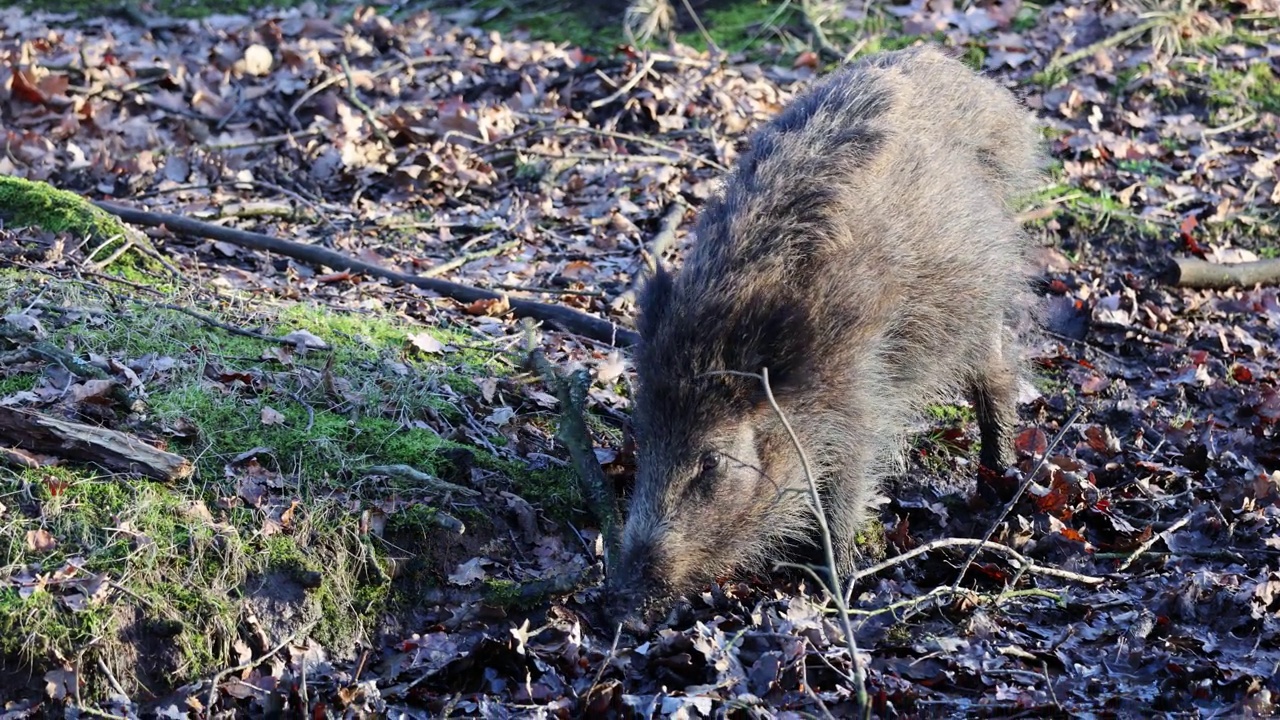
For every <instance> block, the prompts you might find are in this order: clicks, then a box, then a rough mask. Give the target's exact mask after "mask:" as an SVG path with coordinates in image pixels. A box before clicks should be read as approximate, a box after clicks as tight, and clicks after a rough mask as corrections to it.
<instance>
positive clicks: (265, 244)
mask: <svg viewBox="0 0 1280 720" xmlns="http://www.w3.org/2000/svg"><path fill="white" fill-rule="evenodd" d="M94 204H95V205H97V206H98V207H100V208H102V209H103V210H106V211H107V212H109V213H111V214H112V215H115V216H116V217H118V218H120V219H121V220H124V221H125V222H128V223H133V224H135V225H143V226H146V227H160V226H162V225H163V226H164V227H167V228H169V229H170V230H171V231H173V232H179V233H185V234H187V235H194V236H196V237H202V238H208V239H210V240H220V241H222V242H226V243H231V244H232V245H238V246H240V247H243V248H248V249H250V250H258V251H261V252H272V253H276V254H278V255H283V256H285V257H291V258H293V259H295V260H301V261H303V262H307V263H311V264H313V265H325V266H328V267H330V268H333V269H334V270H351V271H355V272H361V273H364V274H366V275H372V276H375V277H381V278H386V279H387V280H391V281H393V282H398V283H404V284H407V285H415V286H417V287H420V288H424V289H427V290H431V291H433V292H437V293H440V294H441V295H444V296H445V297H449V298H453V299H454V300H457V301H458V302H463V303H474V302H476V301H477V300H497V299H500V298H502V297H504V295H505V294H504V293H498V292H494V291H492V290H482V289H480V288H476V287H471V286H470V285H463V284H461V283H455V282H449V281H448V280H441V279H440V278H433V277H423V276H421V275H410V274H408V273H402V272H400V271H398V270H392V269H390V268H385V267H382V266H381V265H375V264H373V263H370V262H365V261H363V260H357V259H356V258H353V257H349V256H347V255H343V254H342V253H340V252H336V251H334V250H330V249H328V248H323V247H318V246H316V245H306V244H303V243H297V242H293V241H290V240H282V239H280V238H274V237H271V236H270V235H263V234H261V233H255V232H249V231H247V230H237V229H235V228H229V227H222V226H221V225H214V224H212V223H207V222H201V221H199V220H194V219H192V218H188V217H183V216H181V215H172V214H169V213H156V212H149V211H147V210H139V209H137V208H130V207H125V206H124V205H117V204H115V203H111V202H102V201H95V202H94ZM507 302H508V303H510V306H511V310H512V311H514V312H515V314H516V315H517V316H520V317H528V318H533V319H534V320H542V321H544V322H549V323H551V324H553V325H556V326H558V327H560V328H562V329H564V330H567V331H569V332H572V333H576V334H578V335H584V336H586V337H589V338H591V339H593V340H597V341H599V342H602V343H605V344H609V345H616V346H619V347H626V346H629V345H633V344H635V342H636V340H637V339H639V335H638V334H637V333H636V332H635V331H634V330H628V329H626V328H623V327H620V326H618V325H617V324H616V323H612V322H609V321H608V320H605V319H603V318H598V317H595V316H592V315H588V314H586V313H583V312H579V311H577V310H574V309H572V308H567V307H564V306H561V305H549V304H547V303H540V302H536V301H533V300H526V299H524V298H517V297H509V296H508V297H507Z"/></svg>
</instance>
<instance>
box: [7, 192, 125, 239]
mask: <svg viewBox="0 0 1280 720" xmlns="http://www.w3.org/2000/svg"><path fill="white" fill-rule="evenodd" d="M0 219H3V220H4V224H5V225H7V226H12V227H38V228H41V229H43V230H46V231H48V232H55V233H57V232H72V233H75V234H76V235H78V236H80V237H85V238H90V239H95V240H97V241H99V242H104V241H108V240H112V239H119V238H122V237H124V235H125V230H124V227H123V226H122V225H121V224H120V221H119V220H117V219H116V218H115V217H114V216H112V215H110V214H108V213H106V212H105V211H103V210H99V209H98V208H97V207H95V206H94V205H93V204H91V203H90V202H89V201H88V200H85V199H84V198H82V197H80V196H79V195H77V194H75V193H72V192H67V191H65V190H58V189H57V188H55V187H53V186H51V185H49V184H48V183H42V182H33V181H31V180H24V179H22V178H19V177H13V176H10V175H0ZM97 244H98V243H93V245H97Z"/></svg>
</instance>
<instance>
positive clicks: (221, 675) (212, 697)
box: [205, 620, 320, 717]
mask: <svg viewBox="0 0 1280 720" xmlns="http://www.w3.org/2000/svg"><path fill="white" fill-rule="evenodd" d="M319 622H320V621H319V620H312V621H311V622H309V623H307V624H306V625H303V626H302V627H300V628H298V629H297V630H296V631H294V632H293V633H291V634H290V635H289V637H287V638H285V639H284V640H282V641H280V644H278V645H276V646H275V647H273V648H271V649H270V650H268V651H266V652H265V653H263V654H262V655H259V656H258V657H256V658H254V659H253V660H249V661H247V662H243V663H240V664H239V665H236V666H235V667H230V668H226V669H224V670H219V671H218V672H217V673H215V674H214V676H213V680H212V681H211V682H210V683H209V700H208V702H207V703H206V704H205V712H207V713H209V714H210V717H212V714H213V706H214V704H216V703H217V702H218V684H219V683H221V682H222V681H223V679H225V678H227V677H229V676H231V675H233V674H235V673H238V672H241V671H243V670H248V669H249V668H252V667H257V666H259V665H261V664H262V663H264V662H266V660H267V658H269V657H271V656H272V655H275V654H276V653H278V652H280V651H281V650H283V649H285V648H286V647H288V646H289V645H290V644H291V643H293V641H294V639H296V638H298V637H299V636H304V635H306V634H307V633H309V632H311V628H313V627H315V626H316V624H317V623H319Z"/></svg>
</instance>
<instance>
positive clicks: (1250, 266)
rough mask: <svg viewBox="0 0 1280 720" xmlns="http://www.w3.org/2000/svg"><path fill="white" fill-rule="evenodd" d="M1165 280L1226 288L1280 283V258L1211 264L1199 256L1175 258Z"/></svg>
mask: <svg viewBox="0 0 1280 720" xmlns="http://www.w3.org/2000/svg"><path fill="white" fill-rule="evenodd" d="M1164 280H1165V282H1167V283H1169V284H1171V285H1177V286H1178V287H1185V288H1202V289H1208V290H1225V289H1227V288H1234V287H1252V286H1254V285H1258V284H1260V283H1261V284H1264V285H1266V284H1271V283H1277V282H1280V259H1278V258H1272V259H1269V260H1254V261H1251V262H1241V263H1211V262H1208V261H1206V260H1201V259H1200V258H1197V257H1180V258H1174V259H1173V261H1172V262H1170V263H1169V266H1168V267H1167V268H1166V269H1165V273H1164Z"/></svg>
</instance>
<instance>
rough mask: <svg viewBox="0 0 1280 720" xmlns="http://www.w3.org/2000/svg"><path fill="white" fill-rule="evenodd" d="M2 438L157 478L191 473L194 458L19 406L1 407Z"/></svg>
mask: <svg viewBox="0 0 1280 720" xmlns="http://www.w3.org/2000/svg"><path fill="white" fill-rule="evenodd" d="M0 439H2V440H3V441H4V442H5V443H6V444H8V445H11V446H13V447H14V448H17V449H20V450H27V451H32V452H38V453H41V454H44V455H53V456H57V457H63V458H67V459H69V460H75V461H79V462H88V463H94V464H97V465H101V466H102V467H104V468H107V469H108V470H112V471H115V472H124V473H136V474H139V475H145V476H147V477H150V478H154V479H156V480H165V481H171V480H181V479H183V478H186V477H188V476H190V475H191V473H192V471H193V469H194V467H193V466H192V464H191V461H189V460H187V459H186V458H184V457H182V456H181V455H174V454H173V453H170V452H165V451H164V450H160V449H158V448H155V447H152V446H151V445H148V444H147V443H145V442H143V441H142V440H141V439H140V438H137V437H135V436H133V435H126V434H125V433H122V432H119V431H116V430H111V429H109V428H104V427H97V426H96V425H86V424H84V423H78V422H71V421H70V420H63V419H61V418H56V417H52V416H50V415H45V414H43V413H38V412H33V411H31V410H23V409H20V408H11V407H0Z"/></svg>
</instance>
